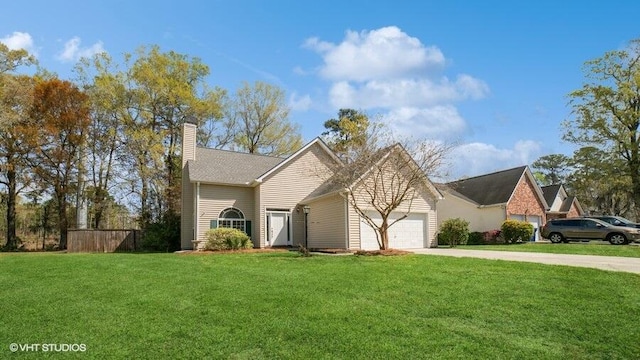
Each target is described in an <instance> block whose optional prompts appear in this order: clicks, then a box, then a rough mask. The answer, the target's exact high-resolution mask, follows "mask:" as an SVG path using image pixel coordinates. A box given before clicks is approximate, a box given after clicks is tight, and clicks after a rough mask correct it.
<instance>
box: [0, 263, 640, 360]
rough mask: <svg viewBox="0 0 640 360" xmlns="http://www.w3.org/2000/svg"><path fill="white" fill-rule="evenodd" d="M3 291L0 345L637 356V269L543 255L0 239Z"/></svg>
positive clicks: (252, 354) (402, 355)
mask: <svg viewBox="0 0 640 360" xmlns="http://www.w3.org/2000/svg"><path fill="white" fill-rule="evenodd" d="M0 301H1V308H0V309H1V311H0V346H1V347H2V348H0V358H14V357H15V358H42V357H60V355H61V354H60V353H52V352H46V353H45V352H42V351H40V352H37V353H36V352H19V353H17V354H12V353H11V352H10V351H9V344H11V343H19V344H25V343H36V344H42V343H54V344H85V345H86V351H85V352H80V353H65V354H63V355H64V357H65V358H74V357H75V358H82V359H86V358H100V359H102V358H127V359H134V358H135V359H158V358H168V359H186V358H194V359H203V358H213V359H216V358H222V359H275V358H284V359H287V358H289V359H416V358H437V359H638V358H640V342H639V341H638V339H639V338H640V327H639V326H638V319H640V276H638V275H635V274H628V273H618V272H607V271H600V270H594V269H584V268H570V267H560V266H546V265H540V264H528V263H515V262H505V261H485V260H480V259H468V258H465V259H458V258H450V257H437V256H420V255H408V256H396V257H374V256H372V257H364V256H363V257H358V256H322V255H321V256H313V257H310V258H304V257H300V256H299V255H298V254H297V253H264V254H227V255H177V254H61V253H60V254H51V253H49V254H47V253H41V254H1V255H0Z"/></svg>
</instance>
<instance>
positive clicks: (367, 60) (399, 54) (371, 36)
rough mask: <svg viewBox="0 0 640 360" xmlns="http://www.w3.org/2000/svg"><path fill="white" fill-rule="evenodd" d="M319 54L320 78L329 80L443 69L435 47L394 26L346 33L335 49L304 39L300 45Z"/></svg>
mask: <svg viewBox="0 0 640 360" xmlns="http://www.w3.org/2000/svg"><path fill="white" fill-rule="evenodd" d="M304 45H305V46H306V47H307V48H310V49H312V50H314V51H316V52H318V53H320V54H321V55H322V56H323V58H324V62H325V64H324V66H323V67H322V69H321V70H320V74H321V75H322V76H323V77H325V78H327V79H330V80H337V81H339V80H352V81H367V80H378V79H388V78H391V79H393V78H397V77H398V76H405V75H410V74H414V73H416V72H420V71H423V70H425V69H429V68H432V67H435V68H440V67H442V66H443V65H444V62H445V59H444V55H443V54H442V52H441V51H440V49H438V48H437V47H435V46H424V45H423V44H422V43H421V42H420V40H419V39H417V38H414V37H410V36H409V35H407V34H406V33H404V32H402V30H400V29H399V28H397V27H395V26H389V27H384V28H380V29H378V30H373V31H362V32H360V33H357V32H355V31H347V34H346V36H345V39H344V41H343V42H342V43H340V44H338V45H335V44H332V43H328V42H324V41H320V40H319V39H318V38H311V39H307V41H306V42H305V44H304Z"/></svg>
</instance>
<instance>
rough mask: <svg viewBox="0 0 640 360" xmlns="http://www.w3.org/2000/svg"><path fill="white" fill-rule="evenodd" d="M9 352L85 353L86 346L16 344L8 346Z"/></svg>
mask: <svg viewBox="0 0 640 360" xmlns="http://www.w3.org/2000/svg"><path fill="white" fill-rule="evenodd" d="M9 350H11V352H17V351H24V352H29V351H32V352H38V351H42V352H85V351H87V345H85V344H16V343H12V344H11V345H9Z"/></svg>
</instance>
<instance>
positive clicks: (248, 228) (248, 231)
mask: <svg viewBox="0 0 640 360" xmlns="http://www.w3.org/2000/svg"><path fill="white" fill-rule="evenodd" d="M244 232H245V233H246V234H247V235H249V237H251V221H249V220H247V221H245V222H244Z"/></svg>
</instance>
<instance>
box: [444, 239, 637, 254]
mask: <svg viewBox="0 0 640 360" xmlns="http://www.w3.org/2000/svg"><path fill="white" fill-rule="evenodd" d="M443 247H447V246H443ZM458 248H459V249H470V250H497V251H522V252H540V253H552V254H575V255H599V256H623V257H640V246H638V245H611V244H609V243H603V242H602V243H598V242H592V243H575V242H572V243H568V244H550V243H532V242H530V243H522V244H509V245H461V246H458Z"/></svg>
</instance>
